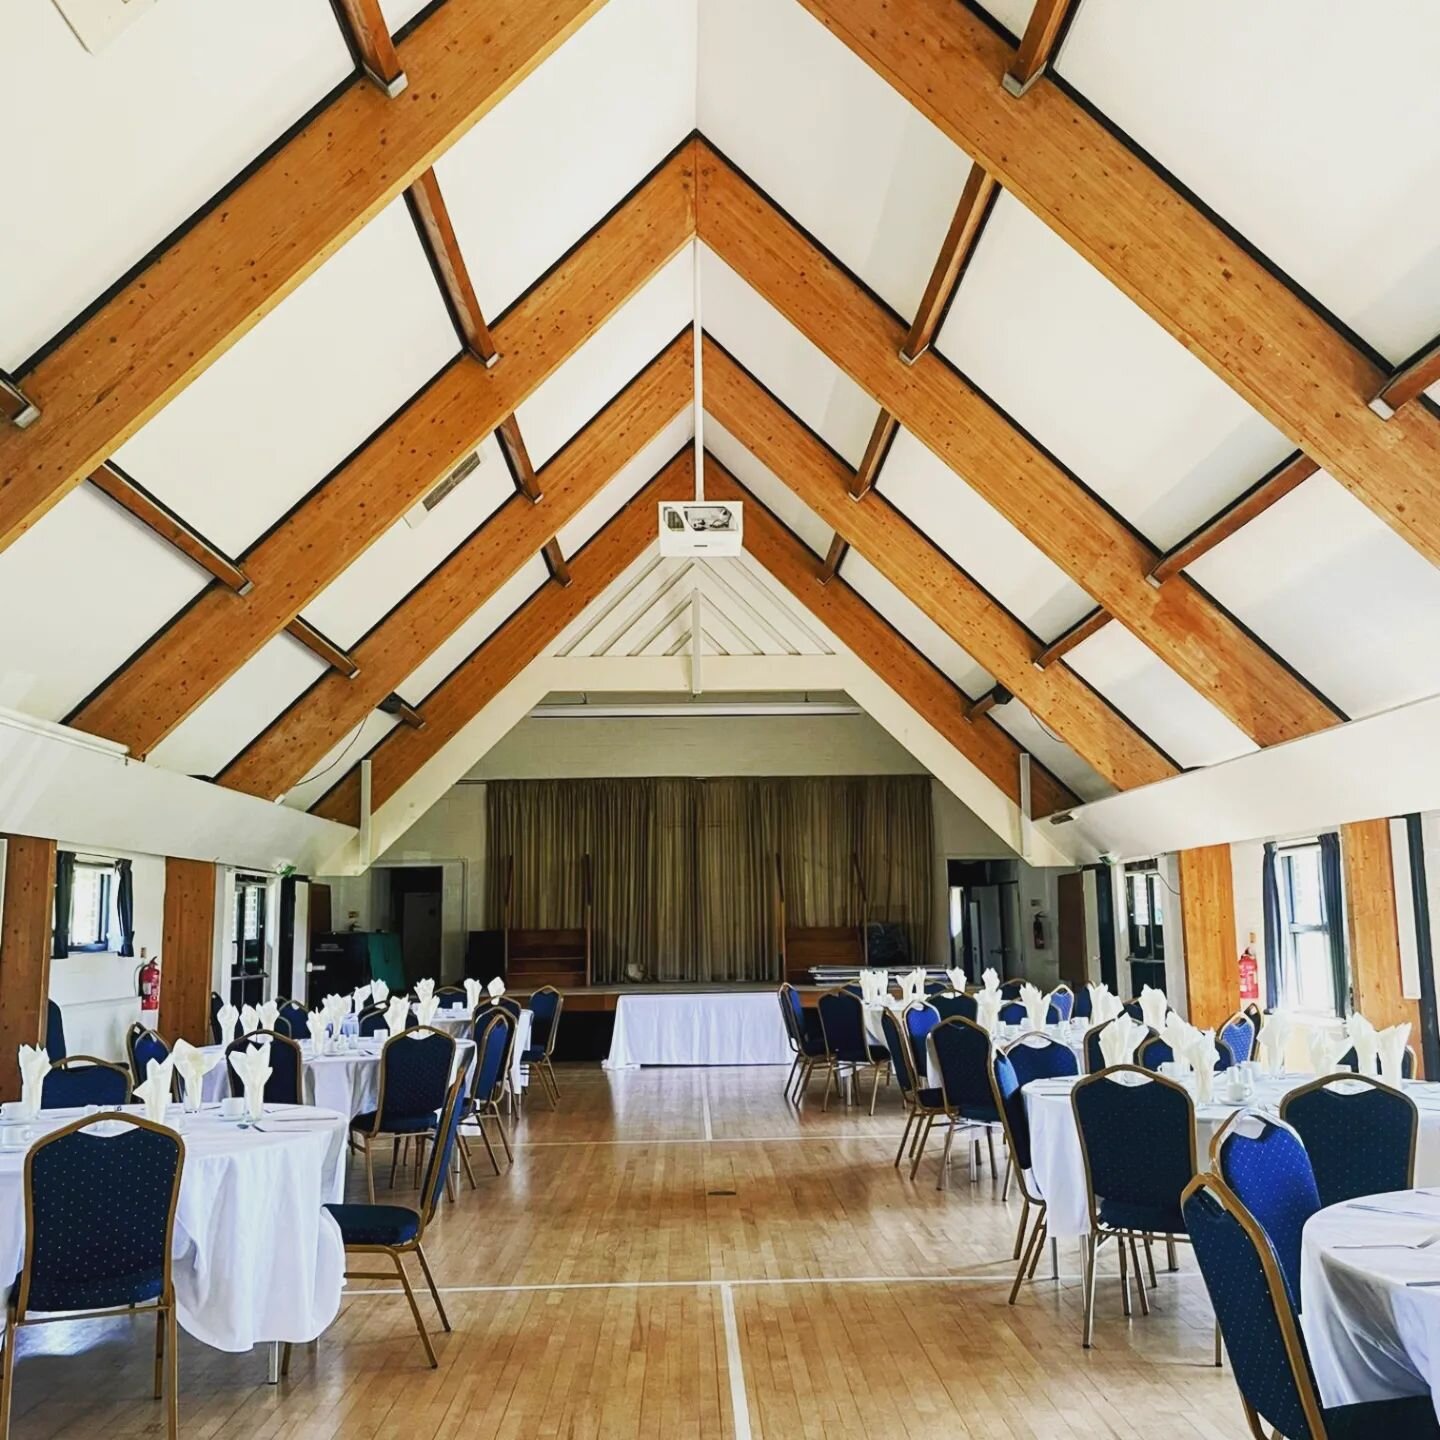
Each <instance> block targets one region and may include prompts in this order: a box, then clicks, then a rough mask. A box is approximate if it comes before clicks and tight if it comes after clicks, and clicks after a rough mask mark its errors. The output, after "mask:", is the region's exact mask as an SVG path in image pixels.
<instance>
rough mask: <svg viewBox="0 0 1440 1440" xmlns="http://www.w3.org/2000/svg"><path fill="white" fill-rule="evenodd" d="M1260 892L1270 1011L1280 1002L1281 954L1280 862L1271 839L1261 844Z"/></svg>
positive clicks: (1282, 938)
mask: <svg viewBox="0 0 1440 1440" xmlns="http://www.w3.org/2000/svg"><path fill="white" fill-rule="evenodd" d="M1260 895H1261V900H1262V903H1263V906H1264V910H1265V998H1266V1000H1267V1001H1269V1003H1270V1008H1271V1009H1272V1010H1273V1009H1275V1008H1276V1007H1277V1006H1278V1005H1283V1004H1284V1003H1285V1002H1284V996H1283V995H1282V994H1281V992H1280V984H1281V982H1280V966H1281V962H1282V959H1283V957H1284V954H1285V937H1284V936H1283V935H1282V934H1281V925H1282V923H1283V922H1282V921H1281V918H1280V862H1279V859H1278V858H1277V855H1276V846H1275V842H1274V841H1273V840H1268V841H1266V843H1265V858H1264V860H1263V861H1262V862H1261V871H1260Z"/></svg>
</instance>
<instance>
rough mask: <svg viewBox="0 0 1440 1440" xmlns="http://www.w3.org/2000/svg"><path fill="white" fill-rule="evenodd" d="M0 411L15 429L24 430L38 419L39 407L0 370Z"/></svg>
mask: <svg viewBox="0 0 1440 1440" xmlns="http://www.w3.org/2000/svg"><path fill="white" fill-rule="evenodd" d="M0 400H3V402H4V403H3V404H0V410H3V411H4V414H5V418H6V419H7V420H8V421H9V422H10V423H11V424H12V425H13V426H14V427H15V428H16V429H17V430H25V429H28V428H29V427H30V426H31V425H33V424H34V423H35V422H36V421H37V420H38V419H39V418H40V407H39V406H38V405H37V404H36V403H35V402H34V401H33V400H32V399H31V398H30V397H29V396H28V395H27V394H26V393H25V392H24V391H23V390H22V389H21V388H20V387H19V385H17V384H16V383H15V381H14V380H13V379H12V378H11V377H10V376H9V375H8V374H7V373H6V372H5V371H4V370H0Z"/></svg>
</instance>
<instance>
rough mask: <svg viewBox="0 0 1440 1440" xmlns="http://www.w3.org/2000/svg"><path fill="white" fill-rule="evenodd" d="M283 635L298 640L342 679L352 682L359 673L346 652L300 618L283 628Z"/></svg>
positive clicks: (353, 658)
mask: <svg viewBox="0 0 1440 1440" xmlns="http://www.w3.org/2000/svg"><path fill="white" fill-rule="evenodd" d="M285 633H286V634H287V635H289V636H290V637H291V638H292V639H294V640H298V641H299V642H300V643H301V644H302V645H303V646H304V647H305V648H306V649H307V650H308V651H310V653H311V654H312V655H314V656H315V657H316V658H317V659H319V660H323V661H324V662H325V663H326V664H327V665H328V666H329V667H330V668H331V669H332V670H334V671H335V672H336V674H338V675H339V676H340V677H341V678H342V679H344V680H353V679H354V678H355V677H356V676H357V675H358V674H359V673H360V666H359V664H358V662H357V661H356V660H355V657H354V656H353V655H351V654H350V652H349V651H348V650H342V649H341V648H340V647H339V646H338V645H337V644H336V643H335V642H334V641H333V640H331V639H330V638H329V637H328V636H327V635H325V634H324V633H323V632H322V631H319V630H317V629H316V628H315V627H314V626H313V625H312V624H311V623H310V622H309V621H308V620H305V619H303V618H302V617H301V616H299V615H297V616H296V617H295V618H294V619H293V620H292V621H291V622H290V623H289V624H288V625H287V626H286V627H285Z"/></svg>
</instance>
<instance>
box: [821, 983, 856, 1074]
mask: <svg viewBox="0 0 1440 1440" xmlns="http://www.w3.org/2000/svg"><path fill="white" fill-rule="evenodd" d="M815 1009H816V1011H817V1012H818V1013H819V1016H820V1033H821V1034H822V1035H824V1037H825V1049H826V1052H827V1053H828V1054H830V1055H838V1056H840V1057H841V1058H842V1059H846V1060H863V1059H865V1058H866V1057H867V1056H868V1055H869V1041H868V1040H866V1038H865V1007H864V1005H863V1004H862V1003H861V1001H860V997H859V996H858V995H856V994H855V993H854V992H853V991H851V990H850V989H849V988H848V987H842V988H841V989H839V990H827V991H826V992H825V993H824V994H823V995H822V996H821V997H820V998H819V1000H818V1001H816V1003H815Z"/></svg>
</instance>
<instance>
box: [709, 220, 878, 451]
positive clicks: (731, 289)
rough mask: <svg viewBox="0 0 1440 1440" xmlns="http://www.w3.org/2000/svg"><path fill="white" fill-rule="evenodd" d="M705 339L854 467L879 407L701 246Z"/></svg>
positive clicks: (783, 318)
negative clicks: (709, 337)
mask: <svg viewBox="0 0 1440 1440" xmlns="http://www.w3.org/2000/svg"><path fill="white" fill-rule="evenodd" d="M700 317H701V323H702V324H703V326H704V328H705V330H706V332H707V333H708V334H710V335H712V336H713V337H714V338H715V339H716V340H718V341H719V342H720V344H721V345H723V346H724V347H725V349H727V350H728V351H729V352H730V353H731V354H732V355H733V356H734V357H735V358H736V359H737V360H738V361H739V362H740V363H741V364H742V365H743V366H745V368H746V369H747V370H749V371H750V372H751V374H753V375H754V376H756V377H757V378H758V379H759V381H760V383H761V384H762V385H764V386H765V387H766V388H767V389H768V390H769V391H771V393H772V394H774V395H777V396H778V397H779V398H780V400H781V402H782V403H783V404H785V405H787V406H789V408H790V409H791V410H793V411H794V412H795V413H796V414H797V415H798V416H799V417H800V418H801V419H802V420H803V421H804V422H805V423H806V424H807V425H808V426H809V427H810V428H811V429H812V430H813V431H815V433H816V434H817V435H819V436H820V437H821V439H823V440H824V441H825V442H826V444H828V445H830V446H831V447H832V448H833V449H834V450H836V451H838V452H839V454H841V455H843V456H844V457H845V459H846V460H847V461H849V463H850V464H851V465H859V463H860V461H861V459H862V458H863V456H864V454H865V446H866V443H867V442H868V441H869V439H870V432H871V431H872V430H873V429H874V428H875V419H876V417H877V416H878V415H879V413H880V407H879V406H878V405H877V404H876V403H875V402H874V401H873V400H872V399H871V398H870V397H869V396H868V395H867V394H866V393H865V392H864V391H863V390H862V389H861V388H860V387H859V386H858V385H857V384H856V383H855V382H854V381H853V380H852V379H851V378H850V377H849V376H848V375H846V374H845V373H844V372H843V371H842V370H841V369H840V367H839V366H838V365H835V364H833V363H832V362H831V361H830V360H829V359H827V358H826V356H825V355H824V354H823V353H822V352H821V351H820V349H819V348H818V347H817V346H815V345H814V344H812V343H811V341H809V340H808V339H806V337H805V336H804V335H802V334H801V333H800V331H799V330H797V329H796V328H795V326H793V325H792V324H791V323H790V322H789V321H788V320H787V319H786V318H785V317H784V316H783V315H781V314H780V312H779V311H778V310H776V309H774V308H773V307H772V306H771V305H770V304H769V303H768V302H767V301H766V300H765V299H763V298H762V297H761V296H760V295H759V294H758V293H757V292H756V291H754V290H752V289H751V288H750V286H749V285H748V284H746V282H745V281H744V280H742V279H741V278H740V277H739V276H738V275H737V274H736V273H735V272H734V271H733V270H732V269H731V268H730V267H729V266H728V265H727V264H726V263H725V262H724V261H723V260H722V259H720V257H719V256H718V255H716V254H715V253H714V251H712V250H709V249H707V248H706V247H705V246H703V245H702V246H701V247H700Z"/></svg>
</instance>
